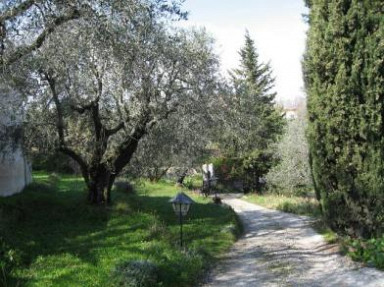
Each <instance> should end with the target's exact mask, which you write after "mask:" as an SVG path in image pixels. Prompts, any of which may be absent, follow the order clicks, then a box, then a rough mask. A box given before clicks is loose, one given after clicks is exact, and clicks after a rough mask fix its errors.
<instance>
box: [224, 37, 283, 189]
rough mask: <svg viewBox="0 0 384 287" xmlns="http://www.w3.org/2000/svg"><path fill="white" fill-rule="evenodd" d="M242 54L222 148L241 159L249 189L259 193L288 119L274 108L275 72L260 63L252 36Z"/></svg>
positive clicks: (233, 79)
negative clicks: (273, 74) (260, 183)
mask: <svg viewBox="0 0 384 287" xmlns="http://www.w3.org/2000/svg"><path fill="white" fill-rule="evenodd" d="M239 54H240V67H239V68H238V69H234V70H233V71H232V72H231V92H230V93H229V94H228V101H227V103H228V104H227V107H228V116H227V117H226V122H227V123H228V126H227V132H226V133H224V138H223V141H222V146H223V148H224V150H225V151H226V153H227V155H228V156H229V157H235V158H238V159H239V164H240V165H241V168H242V174H243V175H244V176H245V177H246V178H245V180H246V185H247V187H248V188H249V189H258V179H259V178H260V177H262V176H263V175H265V174H266V173H267V172H268V170H269V168H270V167H271V166H272V153H271V152H270V151H269V150H268V149H269V147H270V144H271V143H273V142H275V141H276V139H277V136H278V135H280V134H281V133H282V130H283V126H284V118H283V116H282V112H281V111H279V110H277V109H276V107H275V104H274V99H275V96H276V93H275V92H274V91H273V88H274V78H273V77H272V69H271V67H270V66H269V64H264V63H261V62H260V61H259V56H258V54H257V50H256V48H255V44H254V41H253V40H252V39H251V37H250V36H249V33H248V32H246V35H245V45H244V47H243V48H241V50H240V52H239Z"/></svg>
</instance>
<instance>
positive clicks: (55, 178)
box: [48, 172, 60, 186]
mask: <svg viewBox="0 0 384 287" xmlns="http://www.w3.org/2000/svg"><path fill="white" fill-rule="evenodd" d="M59 181H60V176H59V175H58V174H57V173H55V172H53V173H51V174H50V175H49V176H48V184H49V185H50V186H57V184H58V183H59Z"/></svg>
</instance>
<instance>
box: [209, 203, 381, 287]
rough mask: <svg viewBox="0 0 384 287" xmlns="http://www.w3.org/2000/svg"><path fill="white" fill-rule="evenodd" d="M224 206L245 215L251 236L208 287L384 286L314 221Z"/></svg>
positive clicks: (247, 207)
mask: <svg viewBox="0 0 384 287" xmlns="http://www.w3.org/2000/svg"><path fill="white" fill-rule="evenodd" d="M224 202H225V203H226V204H228V205H230V206H232V208H233V209H234V210H235V211H236V212H237V213H238V214H239V216H240V218H241V220H242V222H243V223H244V228H245V232H244V236H243V237H242V238H241V239H240V240H238V241H237V242H236V243H235V245H234V246H233V248H232V249H231V251H230V252H229V253H228V254H227V256H226V257H225V258H224V260H223V262H221V263H220V265H219V266H217V267H216V268H215V269H214V270H213V272H212V273H211V274H210V276H209V277H208V279H207V282H208V283H206V284H205V285H203V286H205V287H216V286H218V287H226V286H231V287H235V286H236V287H237V286H250V287H253V286H261V287H264V286H265V287H269V286H303V287H304V286H305V287H307V286H316V287H317V286H324V287H325V286H326V287H333V286H334V287H336V286H337V287H344V286H351V287H352V286H353V287H360V286H361V287H363V286H364V287H380V286H383V287H384V272H381V271H378V270H376V269H373V268H367V267H361V266H360V265H358V264H357V263H354V262H352V261H351V260H350V259H349V258H347V257H345V256H341V255H339V254H338V252H337V248H335V246H332V245H329V244H326V243H325V241H324V240H323V238H322V236H321V235H319V234H317V233H316V232H315V231H314V230H313V229H312V228H311V227H310V224H311V219H310V218H308V217H304V216H297V215H291V214H287V213H283V212H279V211H275V210H270V209H266V208H263V207H260V206H257V205H254V204H250V203H247V202H245V201H243V200H240V199H236V198H229V199H225V200H224Z"/></svg>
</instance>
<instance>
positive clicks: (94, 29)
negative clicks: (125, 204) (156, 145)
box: [4, 0, 217, 203]
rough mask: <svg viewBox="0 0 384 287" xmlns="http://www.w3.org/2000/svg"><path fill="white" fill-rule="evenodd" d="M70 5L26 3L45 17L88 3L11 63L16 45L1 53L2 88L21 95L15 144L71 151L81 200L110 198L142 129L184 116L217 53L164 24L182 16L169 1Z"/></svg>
mask: <svg viewBox="0 0 384 287" xmlns="http://www.w3.org/2000/svg"><path fill="white" fill-rule="evenodd" d="M80 2H81V5H80V6H79V5H78V4H77V3H73V5H72V4H68V3H64V4H63V5H61V4H62V3H61V2H60V1H58V2H57V3H56V2H54V1H53V2H50V1H49V2H47V3H45V2H44V1H42V2H36V3H35V4H34V5H37V6H39V5H43V6H44V5H45V4H46V5H48V6H49V7H51V9H48V8H47V9H48V10H49V12H52V13H53V15H54V16H52V17H57V15H58V13H59V12H61V11H62V10H63V11H68V9H70V10H71V9H80V8H81V9H83V8H84V7H86V8H87V9H88V10H87V13H86V14H84V15H85V16H84V17H79V18H77V19H73V20H72V21H66V22H65V23H60V25H56V24H57V23H56V24H55V29H54V30H52V31H50V33H48V34H47V35H46V36H45V38H44V41H43V42H41V44H39V46H38V47H37V46H36V49H33V51H32V50H30V49H29V50H28V51H29V52H28V53H24V54H23V55H22V56H21V57H19V58H18V65H17V67H16V66H15V65H12V62H11V61H10V60H9V59H10V57H11V56H9V55H12V53H16V52H17V51H18V50H19V48H17V47H16V48H15V49H11V48H10V50H12V51H10V52H7V51H6V52H5V54H4V63H6V65H7V68H8V69H10V70H12V69H13V68H14V69H17V72H15V73H14V74H13V78H12V80H13V82H10V81H8V83H12V86H11V88H12V89H14V90H20V89H22V90H23V94H24V95H25V96H27V99H28V100H27V101H26V107H25V108H26V112H27V114H26V118H25V128H24V131H25V140H26V141H25V143H26V144H27V145H29V146H30V148H34V149H45V148H48V149H56V150H58V151H61V152H62V153H64V154H66V155H68V156H69V157H71V158H72V159H73V160H74V161H76V162H77V163H78V165H79V166H80V168H81V172H82V175H83V177H84V179H85V182H86V184H87V187H88V189H89V200H90V201H91V202H93V203H101V202H105V201H109V200H110V190H111V187H112V184H113V182H114V179H115V178H116V176H117V175H118V174H119V173H120V172H121V171H122V170H123V168H124V167H125V166H126V165H127V164H128V163H129V162H130V160H131V158H132V156H133V154H134V153H135V152H136V150H137V147H138V145H139V142H140V141H141V140H142V139H144V138H145V136H146V135H147V134H149V133H150V132H151V131H152V129H154V128H155V127H157V126H159V125H160V124H161V123H162V122H163V121H166V120H167V119H168V118H169V117H170V116H171V115H172V114H174V113H176V114H177V113H180V112H181V111H183V113H188V111H191V113H190V115H191V116H192V115H193V113H192V112H193V109H197V108H198V107H199V105H202V103H203V102H204V100H205V97H207V95H208V94H209V92H210V90H211V89H212V88H213V87H214V84H215V73H216V69H217V60H216V56H215V55H214V54H213V52H212V39H211V38H210V37H209V36H207V34H206V33H205V32H204V31H203V30H190V31H187V30H182V29H176V28H173V27H172V25H171V20H173V19H179V18H180V17H184V16H185V14H184V13H183V12H181V11H180V10H179V6H178V4H177V2H172V3H171V4H168V1H130V2H129V3H126V2H124V1H113V0H111V1H86V2H84V1H80ZM71 3H72V2H71ZM24 5H26V4H24ZM51 5H53V6H51ZM15 7H18V6H15ZM31 7H32V6H30V8H29V9H37V8H31ZM33 7H34V6H33ZM44 7H45V6H44ZM9 9H10V10H9ZM9 9H8V10H7V11H14V9H12V7H11V8H9ZM37 10H39V9H37ZM37 10H36V11H35V12H36V13H37V14H38V13H39V12H38V11H37ZM33 11H34V10H33ZM33 11H31V13H32V12H33ZM8 13H10V12H8ZM63 13H64V12H63ZM65 13H67V12H65ZM5 14H6V13H5ZM5 14H4V15H5ZM37 14H36V15H34V14H33V15H32V16H31V17H32V19H31V21H32V22H33V21H34V20H35V18H36V17H37V18H38V16H37ZM17 15H19V14H17ZM27 16H28V17H27ZM27 16H26V15H24V17H26V19H25V20H23V21H26V22H28V21H27V20H28V19H29V13H28V15H27ZM20 17H22V16H20ZM23 19H24V18H23ZM43 26H44V25H42V26H41V27H42V28H41V29H43V30H44V27H43ZM48 29H49V28H48ZM37 34H38V36H36V37H37V38H36V39H38V37H40V36H39V35H40V34H39V32H37ZM32 42H33V43H34V40H32ZM32 45H33V44H32ZM21 47H22V49H23V51H26V50H24V48H23V47H24V46H21ZM7 48H8V47H6V50H7ZM6 53H8V54H6ZM11 75H12V74H11ZM21 77H23V79H24V80H23V81H22V82H20V81H15V79H17V78H21ZM164 132H166V131H164Z"/></svg>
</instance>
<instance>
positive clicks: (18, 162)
mask: <svg viewBox="0 0 384 287" xmlns="http://www.w3.org/2000/svg"><path fill="white" fill-rule="evenodd" d="M31 181H32V175H31V168H30V165H29V164H28V162H27V161H26V159H25V158H24V156H23V154H22V152H21V150H20V149H17V150H16V151H15V152H13V153H12V154H11V155H7V156H5V157H3V158H0V196H9V195H12V194H15V193H18V192H20V191H22V190H23V188H24V187H25V186H26V185H27V184H29V183H30V182H31Z"/></svg>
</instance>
